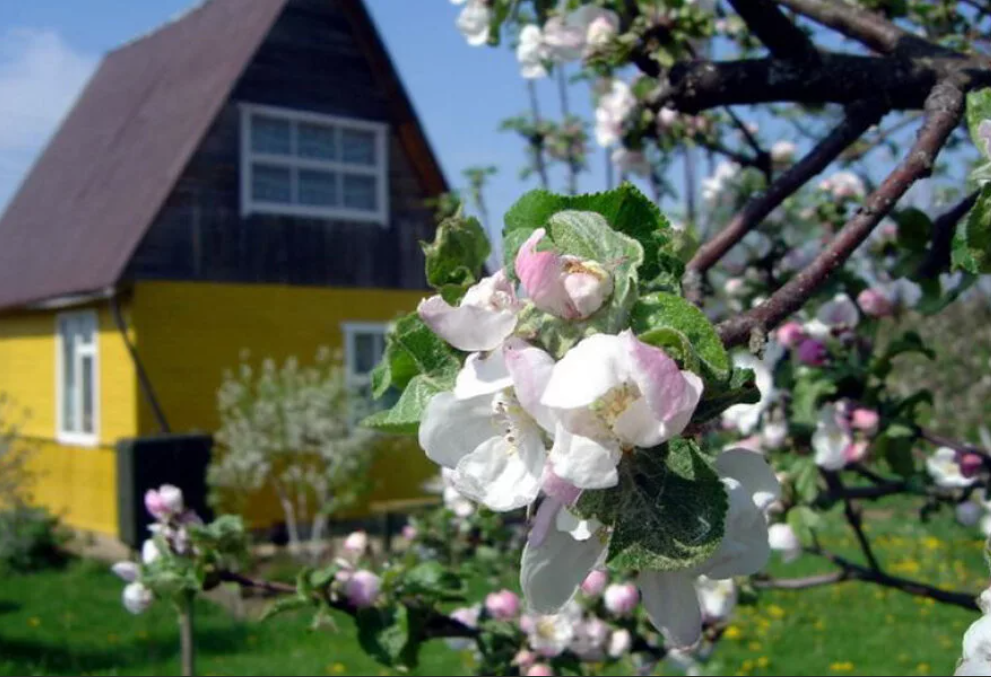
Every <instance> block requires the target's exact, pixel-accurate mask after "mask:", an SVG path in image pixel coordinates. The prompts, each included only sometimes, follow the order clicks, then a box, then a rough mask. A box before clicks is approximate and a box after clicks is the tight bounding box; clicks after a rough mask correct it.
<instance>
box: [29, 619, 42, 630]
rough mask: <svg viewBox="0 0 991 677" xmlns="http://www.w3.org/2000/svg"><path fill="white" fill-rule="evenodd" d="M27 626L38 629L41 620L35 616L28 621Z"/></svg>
mask: <svg viewBox="0 0 991 677" xmlns="http://www.w3.org/2000/svg"><path fill="white" fill-rule="evenodd" d="M28 625H30V626H31V627H32V628H40V627H41V619H40V618H38V617H37V616H32V617H31V618H29V619H28Z"/></svg>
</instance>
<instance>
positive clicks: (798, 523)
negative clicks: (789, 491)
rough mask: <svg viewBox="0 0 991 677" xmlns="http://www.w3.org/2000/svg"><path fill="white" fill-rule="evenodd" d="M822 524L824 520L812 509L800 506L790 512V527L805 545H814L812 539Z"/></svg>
mask: <svg viewBox="0 0 991 677" xmlns="http://www.w3.org/2000/svg"><path fill="white" fill-rule="evenodd" d="M821 524H822V518H821V517H819V513H817V512H816V511H815V510H813V509H812V508H810V507H808V506H805V505H799V506H796V507H794V508H792V509H791V510H789V511H788V525H789V526H790V527H791V528H792V529H793V530H794V532H795V535H796V536H798V539H799V540H800V541H801V542H802V543H803V544H805V545H812V537H813V534H814V533H815V531H816V529H818V528H819V526H820V525H821Z"/></svg>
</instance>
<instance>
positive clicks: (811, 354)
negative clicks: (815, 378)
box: [798, 339, 829, 367]
mask: <svg viewBox="0 0 991 677" xmlns="http://www.w3.org/2000/svg"><path fill="white" fill-rule="evenodd" d="M828 357H829V351H827V350H826V346H825V345H823V344H822V343H821V342H819V341H816V340H815V339H805V340H804V341H802V342H801V343H800V344H799V346H798V359H799V360H800V361H801V362H802V363H803V364H807V365H809V366H810V367H821V366H823V365H824V364H826V360H827V358H828Z"/></svg>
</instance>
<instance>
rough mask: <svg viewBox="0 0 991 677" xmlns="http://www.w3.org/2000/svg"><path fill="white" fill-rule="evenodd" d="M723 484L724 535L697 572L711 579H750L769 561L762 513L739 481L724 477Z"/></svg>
mask: <svg viewBox="0 0 991 677" xmlns="http://www.w3.org/2000/svg"><path fill="white" fill-rule="evenodd" d="M723 484H724V485H725V487H726V493H727V494H728V497H729V511H728V512H727V514H726V532H725V534H724V535H723V540H722V541H721V542H720V544H719V548H718V549H717V550H716V552H715V553H714V554H713V555H712V557H710V558H709V559H708V560H707V561H706V562H704V563H703V564H702V565H700V566H699V567H698V570H697V573H700V574H704V575H706V576H708V577H709V578H712V579H714V580H721V579H724V578H732V577H734V576H750V575H752V574H755V573H757V572H758V571H760V570H761V569H763V568H764V567H765V566H767V561H768V560H769V559H770V558H771V546H770V544H769V542H768V534H767V521H766V520H765V518H764V513H763V511H761V510H758V508H757V506H756V505H754V501H753V498H752V495H751V494H750V493H749V492H748V491H747V489H746V488H745V487H744V486H743V485H742V484H741V483H740V482H737V481H736V480H734V479H730V478H724V479H723Z"/></svg>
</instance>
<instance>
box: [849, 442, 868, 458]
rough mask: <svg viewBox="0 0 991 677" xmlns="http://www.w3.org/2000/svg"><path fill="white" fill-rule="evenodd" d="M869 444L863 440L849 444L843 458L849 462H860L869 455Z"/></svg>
mask: <svg viewBox="0 0 991 677" xmlns="http://www.w3.org/2000/svg"><path fill="white" fill-rule="evenodd" d="M869 446H870V445H868V444H867V442H863V441H860V442H853V443H852V444H848V445H847V447H846V449H844V450H843V458H845V459H846V462H847V463H859V462H860V461H862V460H864V457H865V456H867V449H868V447H869Z"/></svg>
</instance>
